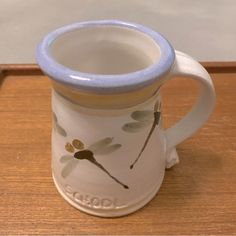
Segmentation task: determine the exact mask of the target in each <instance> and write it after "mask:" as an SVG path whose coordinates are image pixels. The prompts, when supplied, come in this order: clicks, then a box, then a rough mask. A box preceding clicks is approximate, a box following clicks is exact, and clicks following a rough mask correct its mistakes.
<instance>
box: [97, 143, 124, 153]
mask: <svg viewBox="0 0 236 236" xmlns="http://www.w3.org/2000/svg"><path fill="white" fill-rule="evenodd" d="M119 148H121V144H118V143H117V144H113V145H110V146H107V147H103V148H101V149H98V150H96V151H95V152H94V154H95V155H107V154H110V153H112V152H114V151H116V150H118V149H119Z"/></svg>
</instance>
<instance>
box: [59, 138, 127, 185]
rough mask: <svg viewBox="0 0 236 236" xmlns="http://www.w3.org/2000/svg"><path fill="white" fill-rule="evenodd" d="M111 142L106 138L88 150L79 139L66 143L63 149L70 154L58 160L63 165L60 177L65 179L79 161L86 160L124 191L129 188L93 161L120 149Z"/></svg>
mask: <svg viewBox="0 0 236 236" xmlns="http://www.w3.org/2000/svg"><path fill="white" fill-rule="evenodd" d="M112 141H113V138H111V137H107V138H104V139H101V140H99V141H97V142H96V143H94V144H92V145H90V146H89V147H88V148H85V146H84V144H83V143H82V141H80V140H79V139H74V140H73V141H72V142H71V143H66V145H65V149H66V151H67V152H69V153H71V154H70V155H64V156H62V157H61V158H60V162H61V163H64V164H65V166H64V167H63V169H62V172H61V175H62V177H63V178H66V177H67V176H68V175H69V174H70V173H71V172H72V171H73V170H74V169H75V168H76V166H77V165H78V164H79V162H80V161H84V160H86V161H89V162H90V163H92V164H94V165H95V166H96V167H98V168H99V169H101V170H102V171H103V172H105V173H106V174H107V175H108V176H109V177H110V178H112V179H113V180H114V181H115V182H117V183H118V184H120V185H121V186H123V187H124V188H125V189H128V188H129V187H128V186H127V185H125V184H123V183H122V182H121V181H119V180H118V179H117V178H115V177H114V176H113V175H111V174H110V172H109V171H108V170H106V169H105V167H104V166H103V165H102V164H100V163H99V162H98V161H97V160H96V159H95V156H94V155H107V154H110V153H112V152H114V151H116V150H118V149H119V148H120V147H121V144H112Z"/></svg>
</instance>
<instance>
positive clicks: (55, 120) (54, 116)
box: [52, 112, 57, 123]
mask: <svg viewBox="0 0 236 236" xmlns="http://www.w3.org/2000/svg"><path fill="white" fill-rule="evenodd" d="M52 119H53V121H54V122H55V123H57V116H56V114H55V113H54V112H52Z"/></svg>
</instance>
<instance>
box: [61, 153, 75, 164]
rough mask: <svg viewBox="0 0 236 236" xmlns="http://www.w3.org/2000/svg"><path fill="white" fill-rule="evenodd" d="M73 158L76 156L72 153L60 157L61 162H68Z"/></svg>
mask: <svg viewBox="0 0 236 236" xmlns="http://www.w3.org/2000/svg"><path fill="white" fill-rule="evenodd" d="M73 158H74V157H73V156H72V155H63V156H61V158H60V162H61V163H66V162H68V161H70V160H72V159H73Z"/></svg>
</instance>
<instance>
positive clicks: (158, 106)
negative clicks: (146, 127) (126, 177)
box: [130, 101, 161, 169]
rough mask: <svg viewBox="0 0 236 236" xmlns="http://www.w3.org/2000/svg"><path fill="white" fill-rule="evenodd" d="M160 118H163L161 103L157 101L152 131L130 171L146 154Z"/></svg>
mask: <svg viewBox="0 0 236 236" xmlns="http://www.w3.org/2000/svg"><path fill="white" fill-rule="evenodd" d="M160 117H161V102H160V101H157V102H156V103H155V105H154V119H153V123H152V126H151V129H150V131H149V133H148V136H147V138H146V140H145V142H144V144H143V146H142V148H141V151H140V152H139V154H138V156H137V158H136V159H135V161H134V162H133V163H132V165H130V169H133V167H134V165H135V164H136V163H137V162H138V160H139V159H140V157H141V155H142V153H143V152H144V150H145V148H146V147H147V144H148V142H149V140H150V138H151V136H152V134H153V131H154V130H155V128H156V126H158V124H159V121H160Z"/></svg>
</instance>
